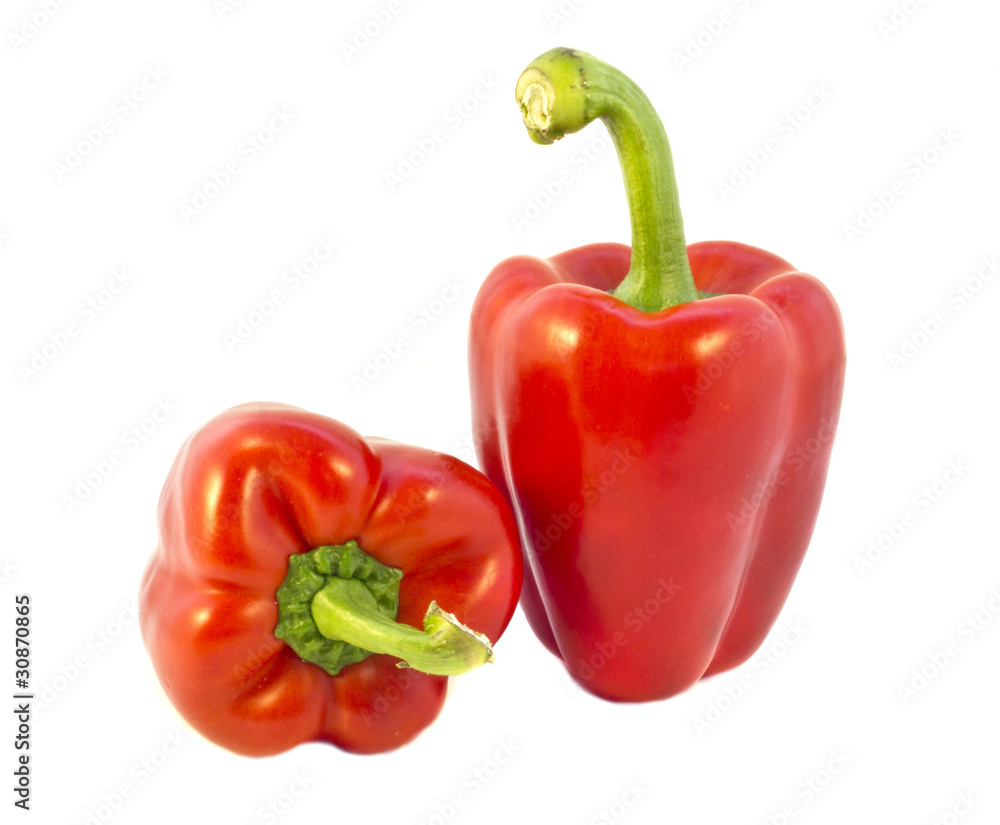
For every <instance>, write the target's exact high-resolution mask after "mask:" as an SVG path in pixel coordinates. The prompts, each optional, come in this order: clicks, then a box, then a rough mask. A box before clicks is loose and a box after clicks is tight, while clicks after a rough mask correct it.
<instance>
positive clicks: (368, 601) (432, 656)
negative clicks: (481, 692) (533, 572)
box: [312, 579, 493, 676]
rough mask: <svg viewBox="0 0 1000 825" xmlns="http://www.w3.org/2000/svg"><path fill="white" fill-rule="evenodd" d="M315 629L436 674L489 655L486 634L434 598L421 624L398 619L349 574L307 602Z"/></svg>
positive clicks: (481, 662)
mask: <svg viewBox="0 0 1000 825" xmlns="http://www.w3.org/2000/svg"><path fill="white" fill-rule="evenodd" d="M312 616H313V621H315V622H316V627H318V628H319V632H320V633H322V634H323V635H324V636H326V637H327V638H331V639H340V640H342V641H345V642H347V643H348V644H352V645H356V646H357V647H360V648H363V649H364V650H369V651H371V652H372V653H388V654H390V655H392V656H396V657H398V658H400V659H402V660H403V661H404V662H405V663H406V666H408V667H412V668H415V669H416V670H420V671H422V672H424V673H432V674H436V675H438V676H456V675H458V674H460V673H467V672H468V671H470V670H473V669H474V668H477V667H479V666H480V665H484V664H486V663H487V662H490V661H492V660H493V648H492V647H491V646H490V642H489V639H487V638H486V637H485V636H483V635H482V634H481V633H476V632H475V631H473V630H470V629H469V628H467V627H466V626H465V625H463V624H462V623H461V622H459V621H458V619H456V618H455V617H454V616H453V615H452V614H451V613H446V612H445V611H444V610H442V609H441V608H440V607H438V605H437V603H436V602H431V604H430V607H429V608H428V609H427V614H426V615H425V616H424V629H423V630H417V629H416V628H415V627H410V626H409V625H406V624H400V623H398V622H395V621H393V620H392V619H390V618H388V617H387V616H386V615H385V614H384V613H382V612H380V611H379V608H378V604H376V602H375V598H374V597H373V596H372V594H371V592H370V591H369V590H368V588H367V587H365V585H364V584H363V583H362V582H359V581H356V580H354V579H333V580H331V581H330V583H329V584H327V585H326V586H325V587H324V588H323V589H322V590H320V591H319V592H318V593H317V594H316V595H315V596H314V597H313V601H312Z"/></svg>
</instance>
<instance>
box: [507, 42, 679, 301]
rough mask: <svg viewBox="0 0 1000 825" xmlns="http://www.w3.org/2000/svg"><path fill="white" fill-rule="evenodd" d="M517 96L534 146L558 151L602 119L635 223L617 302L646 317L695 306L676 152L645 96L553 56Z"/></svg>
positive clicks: (579, 57)
mask: <svg viewBox="0 0 1000 825" xmlns="http://www.w3.org/2000/svg"><path fill="white" fill-rule="evenodd" d="M515 94H516V95H517V101H518V103H519V104H520V106H521V114H522V116H523V117H524V124H525V126H526V127H527V129H528V134H529V135H530V137H531V139H532V140H534V141H535V142H536V143H552V142H553V141H555V140H559V139H560V138H562V137H563V136H564V135H568V134H572V133H573V132H578V131H579V130H580V129H582V128H583V127H584V126H586V125H587V124H588V123H590V122H591V121H592V120H595V119H597V118H600V119H601V120H602V121H603V122H604V125H605V126H606V127H607V129H608V132H609V133H610V135H611V140H612V141H613V142H614V144H615V149H616V150H617V152H618V159H619V162H620V163H621V167H622V177H623V178H624V180H625V188H626V193H627V197H628V205H629V214H630V216H631V221H632V263H631V266H630V268H629V271H628V274H627V275H626V276H625V279H624V280H623V281H622V282H621V284H619V285H618V288H617V289H615V291H614V292H613V295H614V296H615V297H616V298H619V299H620V300H622V301H624V302H625V303H627V304H630V305H631V306H633V307H635V308H637V309H640V310H643V311H644V312H657V311H659V310H661V309H665V308H666V307H670V306H675V305H677V304H682V303H686V302H688V301H695V300H697V299H698V297H699V294H698V289H697V287H696V286H695V283H694V278H693V277H692V275H691V267H690V265H689V264H688V259H687V245H686V243H685V240H684V224H683V221H682V219H681V209H680V199H679V198H678V195H677V184H676V181H675V179H674V165H673V159H672V157H671V154H670V144H669V142H668V141H667V134H666V132H665V131H664V129H663V123H662V122H661V121H660V118H659V116H658V115H657V114H656V110H655V109H654V108H653V105H652V104H651V103H650V102H649V98H647V97H646V95H645V94H643V92H642V90H641V89H640V88H639V87H638V86H637V85H636V84H635V83H633V82H632V81H631V80H630V79H629V78H628V77H626V76H625V75H624V74H622V73H621V72H620V71H618V69H615V68H614V67H612V66H609V65H608V64H607V63H604V62H603V61H601V60H598V59H597V58H596V57H593V56H592V55H589V54H586V53H585V52H578V51H574V50H572V49H553V50H552V51H549V52H546V53H545V54H543V55H541V56H540V57H538V58H537V59H536V60H534V61H533V62H532V63H531V64H530V65H529V66H528V68H527V69H525V70H524V72H523V73H522V74H521V77H520V79H519V80H518V82H517V89H516V92H515Z"/></svg>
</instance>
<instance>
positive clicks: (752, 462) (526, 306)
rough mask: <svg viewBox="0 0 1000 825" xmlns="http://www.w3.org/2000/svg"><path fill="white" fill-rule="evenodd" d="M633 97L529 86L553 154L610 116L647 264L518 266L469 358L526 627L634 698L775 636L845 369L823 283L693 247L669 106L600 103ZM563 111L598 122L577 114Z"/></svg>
mask: <svg viewBox="0 0 1000 825" xmlns="http://www.w3.org/2000/svg"><path fill="white" fill-rule="evenodd" d="M526 76H527V78H528V80H529V81H530V82H531V83H536V84H537V85H538V86H539V87H540V88H535V89H533V90H532V89H530V88H527V89H526V88H525V87H526V85H530V84H526V83H525V80H524V79H525V77H526ZM580 78H583V82H580V80H579V79H580ZM623 82H624V83H629V84H630V83H631V82H630V81H627V79H623V76H621V75H620V74H619V73H617V72H616V71H615V70H613V69H611V68H610V67H607V66H606V65H605V64H601V63H600V62H599V61H596V59H595V58H592V57H590V56H589V55H585V54H583V53H580V52H571V51H568V50H555V51H553V52H550V53H547V54H546V55H543V56H542V57H541V58H539V60H538V61H536V62H535V63H534V64H533V65H532V67H531V68H529V70H526V72H525V75H522V82H521V83H519V87H518V99H519V101H520V102H521V103H522V109H523V110H524V112H525V122H526V124H527V125H528V127H529V131H530V132H531V134H532V137H533V138H534V139H535V140H537V141H538V142H551V140H553V139H558V138H559V137H561V136H562V134H565V133H569V132H572V131H577V130H578V129H579V128H582V127H583V126H584V125H586V123H587V122H589V120H590V119H593V118H594V117H602V119H605V122H606V124H607V125H608V129H609V131H610V132H611V134H612V138H613V139H614V140H615V143H616V146H617V147H618V151H619V157H620V158H621V159H622V163H623V167H624V169H623V171H624V174H625V180H626V185H627V187H628V189H629V192H630V197H629V200H630V207H631V209H632V227H633V247H632V248H631V249H630V248H629V247H628V246H623V245H620V244H595V245H591V246H585V247H582V248H579V249H574V250H571V251H569V252H564V253H562V254H560V255H557V256H555V257H553V258H550V259H548V260H543V259H539V258H533V257H526V256H520V257H515V258H511V259H508V260H507V261H504V262H503V263H501V264H500V265H499V266H497V267H496V268H495V269H494V270H493V271H492V272H491V273H490V275H489V276H488V277H487V279H486V281H485V282H484V284H483V286H482V288H481V290H480V292H479V294H478V296H477V298H476V302H475V305H474V307H473V314H472V319H471V324H470V344H469V363H470V380H471V390H472V402H473V432H474V437H475V441H476V448H477V453H478V456H479V459H480V462H481V466H482V467H483V469H484V471H485V472H486V474H487V475H488V476H489V477H490V478H492V479H493V480H494V481H495V482H496V483H497V484H498V486H500V487H501V488H502V489H503V490H504V491H505V492H506V494H507V495H508V497H509V499H510V500H511V502H512V504H513V506H514V508H515V512H516V513H517V516H518V521H519V525H520V530H521V536H522V546H523V548H524V552H525V559H526V569H525V579H524V586H523V589H522V594H521V605H522V607H523V609H524V612H525V615H526V617H527V618H528V621H529V623H530V624H531V626H532V628H533V629H534V631H535V633H536V635H537V636H538V637H539V639H540V640H541V641H542V642H543V643H544V644H545V645H546V646H547V647H548V648H549V649H550V650H551V651H552V652H553V653H555V654H556V655H558V656H560V657H561V658H562V660H563V662H564V664H565V666H566V668H567V669H568V671H569V672H570V674H571V675H572V676H573V678H574V679H575V680H576V681H577V682H579V683H580V684H581V685H582V686H583V687H585V688H586V689H587V690H589V691H591V692H592V693H594V694H596V695H598V696H601V697H603V698H606V699H610V700H616V701H631V702H635V701H649V700H657V699H663V698H666V697H669V696H672V695H674V694H677V693H679V692H681V691H684V690H686V689H687V688H689V687H690V686H692V685H693V684H694V683H695V682H697V681H698V680H699V679H701V678H702V677H704V676H707V675H712V674H715V673H719V672H721V671H724V670H728V669H730V668H733V667H736V666H737V665H739V664H741V663H743V662H745V661H746V660H747V659H748V658H749V657H750V656H751V655H752V654H753V653H754V652H755V651H756V650H757V648H758V647H759V646H760V644H761V642H762V641H763V640H764V638H765V637H766V635H767V633H768V631H769V629H770V628H771V627H772V625H773V623H774V621H775V619H776V618H777V616H778V614H779V612H780V610H781V608H782V605H783V604H784V602H785V599H786V597H787V595H788V593H789V590H790V588H791V586H792V583H793V581H794V579H795V576H796V573H797V571H798V569H799V567H800V565H801V563H802V559H803V555H804V553H805V551H806V548H807V546H808V544H809V541H810V537H811V535H812V532H813V528H814V525H815V522H816V518H817V514H818V509H819V504H820V499H821V496H822V492H823V487H824V484H825V479H826V475H827V467H828V464H829V459H830V452H831V448H832V444H833V436H834V433H835V431H836V426H837V420H838V416H839V410H840V403H841V396H842V392H843V382H844V368H845V360H846V359H845V345H844V335H843V325H842V322H841V318H840V313H839V311H838V309H837V306H836V303H835V302H834V300H833V298H832V297H831V295H830V293H829V292H828V291H827V289H826V288H825V287H824V286H823V285H822V284H821V283H820V282H819V281H818V280H816V279H815V278H813V277H811V276H809V275H806V274H804V273H801V272H797V271H796V270H795V268H794V267H793V266H791V265H790V264H789V263H787V262H786V261H784V260H782V259H781V258H779V257H777V256H775V255H772V254H771V253H769V252H765V251H763V250H760V249H756V248H754V247H750V246H746V245H743V244H739V243H733V242H705V243H697V244H693V245H691V246H690V247H686V246H685V245H684V242H683V230H682V228H681V225H680V213H679V209H678V208H677V206H676V190H675V189H674V188H673V172H672V167H671V165H670V156H669V147H668V145H667V143H666V136H665V134H662V125H660V124H659V120H658V118H655V113H653V115H652V117H653V118H655V123H653V124H652V125H650V124H649V123H645V124H644V127H643V128H644V129H646V132H645V133H644V134H643V136H642V139H641V140H638V139H636V138H635V135H634V134H630V133H629V130H630V129H632V126H630V125H628V124H625V125H623V120H622V119H620V118H617V119H616V111H615V110H614V108H613V107H612V111H611V112H610V113H608V112H607V111H606V110H603V109H602V108H601V107H602V105H603V104H602V103H601V102H600V100H602V99H604V97H606V96H607V95H609V94H615V93H616V89H617V87H618V86H620V85H621V84H622V83H623ZM546 84H548V85H546ZM609 89H610V91H609ZM636 92H637V87H634V84H632V87H631V90H630V91H628V92H626V93H625V95H624V96H625V97H626V100H627V104H628V107H629V108H630V110H631V109H632V108H634V107H638V108H639V109H641V108H642V105H643V104H642V101H645V97H644V96H642V95H641V92H638V94H636ZM567 95H569V96H572V95H579V96H580V98H581V103H580V106H579V107H578V108H579V111H582V112H585V113H586V114H585V115H580V116H579V117H577V116H576V115H574V114H573V113H572V112H573V111H575V110H571V114H568V115H564V114H561V113H560V110H559V107H560V105H562V104H563V102H564V100H565V97H566V96H567ZM599 96H600V99H599ZM595 101H597V102H595ZM646 104H648V101H646ZM649 109H650V111H651V107H649ZM644 116H646V117H647V118H648V113H645V115H644ZM633 121H634V118H633ZM566 123H569V124H570V125H569V126H566V125H565V124H566ZM656 127H659V133H660V134H661V135H662V137H658V136H657V133H656ZM630 141H631V142H632V143H633V145H634V146H637V147H639V150H638V151H636V152H632V151H631V149H630V147H629V145H628V144H629V142H630ZM657 150H658V151H659V155H657ZM664 153H665V155H664ZM645 163H649V164H652V168H650V167H649V166H648V165H646V166H644V165H643V164H645ZM664 179H668V180H669V186H663V183H662V182H663V180H664ZM650 180H652V181H653V182H652V183H650ZM643 187H646V191H645V192H644V191H643ZM657 187H659V190H657ZM637 213H638V214H637ZM665 227H666V228H665ZM668 259H669V261H668ZM665 261H668V263H669V266H667V265H665V264H664V262H665ZM609 293H610V294H609ZM637 304H638V305H639V306H636V305H637Z"/></svg>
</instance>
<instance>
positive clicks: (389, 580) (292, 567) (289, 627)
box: [274, 541, 403, 676]
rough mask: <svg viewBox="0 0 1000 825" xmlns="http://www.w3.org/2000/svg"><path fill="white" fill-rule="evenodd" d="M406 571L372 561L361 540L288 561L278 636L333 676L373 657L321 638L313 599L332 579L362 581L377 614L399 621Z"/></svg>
mask: <svg viewBox="0 0 1000 825" xmlns="http://www.w3.org/2000/svg"><path fill="white" fill-rule="evenodd" d="M402 578H403V571H402V570H397V569H396V568H395V567H388V566H387V565H384V564H382V563H381V562H379V561H376V560H375V559H374V558H372V557H371V556H369V555H368V554H367V553H366V552H365V551H364V550H362V549H361V548H360V547H358V543H357V542H356V541H349V542H347V544H339V545H324V546H322V547H317V548H316V549H315V550H311V551H309V552H308V553H299V554H296V555H293V556H289V557H288V574H287V575H286V576H285V580H284V582H282V584H281V587H279V588H278V592H277V599H278V625H277V627H275V629H274V635H275V636H277V637H278V638H279V639H281V640H282V641H284V642H285V643H286V644H288V645H289V647H291V648H292V650H294V651H295V652H296V653H297V654H298V655H299V658H300V659H302V660H303V661H306V662H312V663H313V664H314V665H317V666H318V667H321V668H323V670H325V671H326V672H327V673H329V674H330V675H331V676H335V675H336V674H338V673H340V671H341V669H343V668H345V667H347V666H348V665H353V664H355V663H356V662H360V661H362V660H363V659H366V658H368V657H369V656H371V655H372V651H370V650H364V649H362V648H360V647H357V646H356V645H352V644H349V643H348V642H345V641H343V640H342V639H330V638H327V637H326V636H324V635H323V634H322V633H320V631H319V628H318V627H317V626H316V621H315V620H314V619H313V615H312V602H313V598H314V597H315V596H316V594H317V593H319V592H320V591H321V590H322V589H323V588H324V587H326V585H327V584H329V583H330V582H331V581H332V580H334V579H337V580H349V581H355V582H358V584H359V585H360V586H361V587H364V588H365V591H366V592H367V593H368V595H369V597H370V598H371V599H372V601H373V602H374V603H375V605H376V606H377V607H376V609H377V610H378V611H379V612H380V613H382V614H383V615H385V616H386V617H387V618H388V619H390V620H394V619H395V618H396V614H397V613H398V612H399V582H400V581H401V580H402Z"/></svg>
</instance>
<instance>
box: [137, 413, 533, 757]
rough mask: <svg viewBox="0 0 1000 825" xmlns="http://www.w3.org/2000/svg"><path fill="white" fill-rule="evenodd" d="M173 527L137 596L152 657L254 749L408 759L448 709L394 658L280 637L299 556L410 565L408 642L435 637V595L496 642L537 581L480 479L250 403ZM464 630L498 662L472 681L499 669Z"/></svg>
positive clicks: (215, 721) (459, 467) (205, 465)
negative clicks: (336, 550)
mask: <svg viewBox="0 0 1000 825" xmlns="http://www.w3.org/2000/svg"><path fill="white" fill-rule="evenodd" d="M158 526H159V545H158V547H157V548H156V551H155V552H154V554H153V556H152V558H151V559H150V561H149V564H148V566H147V568H146V571H145V575H144V577H143V580H142V584H141V589H140V597H139V610H140V627H141V630H142V637H143V641H144V642H145V645H146V649H147V651H148V653H149V656H150V659H151V660H152V662H153V665H154V668H155V670H156V673H157V675H158V677H159V680H160V683H161V685H162V687H163V690H164V691H165V693H166V695H167V696H168V698H169V699H170V701H171V702H172V703H173V704H174V706H175V708H176V709H177V710H178V711H179V712H180V714H181V715H182V716H183V717H184V718H185V719H186V720H187V721H188V722H189V723H190V724H191V725H192V726H193V727H194V728H196V729H197V730H198V731H199V732H201V733H202V734H203V735H204V736H205V737H207V738H208V739H210V740H212V741H213V742H215V743H217V744H219V745H221V746H222V747H225V748H228V749H229V750H232V751H234V752H236V753H239V754H244V755H247V756H265V755H269V754H275V753H279V752H281V751H284V750H287V749H289V748H291V747H293V746H295V745H298V744H300V743H303V742H308V741H325V742H329V743H330V744H333V745H336V746H337V747H339V748H342V749H344V750H346V751H351V752H355V753H378V752H382V751H388V750H392V749H395V748H397V747H399V746H401V745H404V744H406V743H408V742H410V741H411V740H412V739H413V738H414V737H416V736H417V734H418V733H420V731H422V730H423V729H424V728H426V727H427V726H428V725H429V724H431V722H433V721H434V719H435V718H436V717H437V715H438V713H439V712H440V710H441V708H442V705H443V703H444V700H445V693H446V688H447V676H443V675H429V674H428V673H424V672H420V671H418V670H416V669H412V668H405V669H400V668H398V667H397V662H399V661H400V660H399V659H398V658H396V657H394V656H391V655H386V654H385V653H375V654H371V655H367V658H364V659H363V661H360V662H357V663H355V664H348V665H347V666H345V667H343V669H342V670H340V672H339V673H337V675H329V673H328V672H327V671H325V670H324V669H323V668H322V667H320V666H317V665H316V664H312V663H311V662H307V661H303V660H302V659H301V658H300V657H299V655H298V654H296V652H295V651H294V650H293V649H292V648H291V647H290V646H289V644H287V643H286V642H285V641H282V640H281V639H278V638H276V637H275V635H274V631H275V628H276V625H277V624H278V621H279V605H278V601H277V598H276V592H277V591H278V588H279V586H280V585H282V581H283V579H285V577H286V573H289V571H290V569H291V567H290V564H289V560H290V558H291V557H293V556H295V555H296V554H303V553H307V552H308V551H311V550H313V548H323V547H324V546H326V545H342V544H344V543H345V542H349V541H350V540H352V539H353V540H356V542H357V545H358V546H359V547H360V548H361V550H363V551H364V552H363V553H361V555H362V556H364V555H365V554H368V555H370V557H371V558H372V559H374V561H371V562H370V563H371V565H375V566H378V567H380V568H381V567H382V566H383V565H384V566H386V567H385V569H394V570H395V571H396V572H395V573H394V578H393V577H390V578H392V580H393V582H396V581H398V616H396V617H395V618H396V624H395V625H394V624H393V622H392V621H391V618H392V617H391V616H390V617H389V618H388V619H386V618H384V617H383V619H382V620H381V621H382V623H383V624H386V625H389V630H388V631H387V635H389V636H393V635H395V633H396V631H397V630H398V632H399V633H402V634H403V635H405V636H407V638H408V642H407V643H408V644H412V640H413V639H414V638H416V639H417V644H418V645H421V644H423V637H424V636H425V634H422V633H418V631H417V630H414V629H413V628H420V627H422V626H424V625H422V621H424V622H426V621H427V619H425V616H424V611H426V610H427V609H428V606H429V604H430V603H431V602H432V600H433V601H436V602H437V603H438V604H439V605H440V607H441V608H442V609H443V610H444V611H449V612H450V613H453V614H455V617H457V620H458V622H461V623H465V624H467V625H469V626H470V627H471V628H473V629H474V630H475V631H478V632H479V633H481V634H485V636H486V637H488V638H489V639H492V640H493V641H496V639H497V638H499V636H500V635H501V633H502V632H503V631H504V629H505V628H506V626H507V623H508V622H509V620H510V618H511V615H512V614H513V611H514V607H515V605H516V602H517V596H518V592H519V589H520V585H521V556H520V551H519V548H518V539H517V530H516V524H515V522H514V518H513V515H512V514H511V512H510V509H509V507H508V505H507V503H506V502H505V501H504V499H503V496H502V495H501V494H500V492H499V491H498V490H497V489H496V488H495V487H494V485H493V484H492V483H490V482H489V480H488V479H486V478H485V477H484V476H483V475H482V474H480V473H479V472H478V471H476V470H474V469H473V468H472V467H469V466H468V465H466V464H464V463H462V462H461V461H459V460H458V459H455V458H452V457H451V456H447V455H443V454H440V453H435V452H431V451H429V450H424V449H420V448H417V447H411V446H406V445H403V444H398V443H395V442H390V441H385V440H380V439H367V440H366V439H363V438H362V437H361V436H360V435H358V434H357V433H356V432H354V431H353V430H351V429H350V428H348V427H346V426H345V425H343V424H340V423H338V422H336V421H333V420H331V419H328V418H324V417H322V416H319V415H315V414H312V413H309V412H306V411H303V410H300V409H296V408H294V407H289V406H284V405H278V404H247V405H243V406H240V407H235V408H233V409H231V410H229V411H227V412H225V413H223V414H222V415H220V416H218V417H217V418H215V419H214V420H212V421H211V422H209V423H208V424H206V425H205V426H204V427H202V428H201V429H200V430H198V431H197V432H195V433H194V434H193V435H192V436H191V437H190V438H189V439H188V441H187V442H186V443H185V445H184V446H183V447H182V449H181V451H180V453H179V455H178V457H177V459H176V460H175V462H174V465H173V467H172V469H171V470H170V474H169V476H168V478H167V481H166V484H165V486H164V488H163V492H162V495H161V498H160V504H159V513H158ZM301 558H305V557H304V556H303V557H301ZM399 571H401V581H399V579H398V577H399ZM330 580H331V581H333V582H334V584H341V585H342V584H345V583H347V582H348V579H342V578H337V576H332V577H331V579H330ZM355 584H356V583H355ZM362 589H363V588H362ZM362 595H364V596H365V597H366V598H368V592H367V590H364V593H363V594H362ZM307 612H308V610H307ZM313 615H314V616H317V615H318V613H317V608H316V606H315V603H314V605H313ZM428 616H430V613H429V614H428ZM451 618H454V617H451ZM316 622H317V624H319V623H320V620H319V619H318V618H317V619H316ZM443 624H446V625H447V626H448V628H449V632H450V631H454V630H455V628H454V627H452V624H454V622H453V623H451V624H449V623H446V622H443ZM462 630H463V631H464V632H463V633H461V634H460V635H461V636H462V638H463V639H464V640H468V641H469V643H470V645H471V646H472V648H475V650H474V651H473V652H472V654H471V655H475V656H479V654H480V653H481V654H482V656H480V657H479V659H478V660H477V661H476V662H475V663H474V664H472V665H469V666H466V664H464V663H460V665H461V667H458V668H457V669H458V670H463V669H468V667H471V666H475V664H478V663H481V662H482V661H486V660H488V659H489V658H491V652H490V651H489V645H488V643H486V642H485V640H483V644H484V645H485V650H484V649H483V648H482V647H481V646H480V644H479V639H478V638H473V637H475V636H476V634H474V633H473V634H470V633H469V631H468V629H467V628H462ZM373 632H375V633H376V635H378V634H379V633H386V631H384V629H378V630H376V631H373ZM456 632H457V631H456ZM433 638H437V637H436V636H435V635H434V634H430V636H428V639H433ZM321 641H325V639H321ZM459 644H460V646H461V645H462V644H464V641H463V642H460V643H459ZM333 645H334V647H337V646H338V643H336V642H334V643H333ZM341 646H342V645H341ZM362 655H366V653H365V652H362ZM439 655H440V654H439V652H437V651H436V650H432V651H431V652H429V653H428V654H427V656H428V658H429V659H433V658H434V657H437V656H439ZM448 655H451V653H448V654H446V656H445V658H447V656H448ZM449 668H450V669H449ZM444 671H445V672H455V671H456V668H455V666H454V663H453V662H449V663H447V666H446V667H445V668H444Z"/></svg>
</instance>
